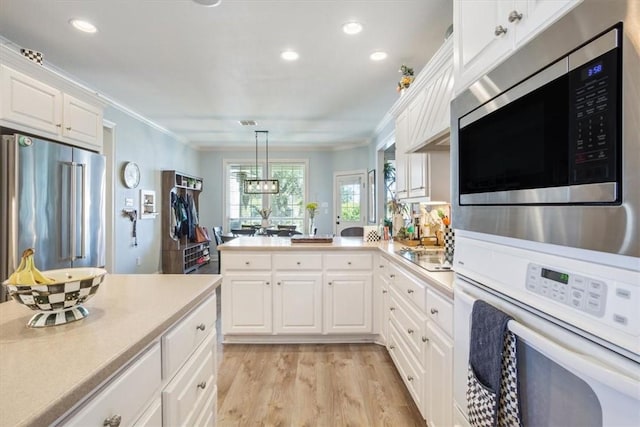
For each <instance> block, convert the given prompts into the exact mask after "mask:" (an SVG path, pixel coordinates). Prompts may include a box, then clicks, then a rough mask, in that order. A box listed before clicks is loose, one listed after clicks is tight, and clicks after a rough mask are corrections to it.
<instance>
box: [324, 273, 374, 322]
mask: <svg viewBox="0 0 640 427" xmlns="http://www.w3.org/2000/svg"><path fill="white" fill-rule="evenodd" d="M326 283H327V286H326V287H325V290H326V292H325V300H324V303H325V332H326V333H329V334H340V333H344V334H350V333H371V332H372V331H373V327H372V323H373V322H372V309H371V307H372V293H371V288H372V285H373V278H372V276H371V274H370V273H369V274H367V273H361V274H358V273H329V274H327V275H326Z"/></svg>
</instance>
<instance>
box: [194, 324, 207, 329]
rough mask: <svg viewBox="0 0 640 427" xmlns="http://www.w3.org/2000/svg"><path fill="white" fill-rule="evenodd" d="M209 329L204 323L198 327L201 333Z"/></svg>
mask: <svg viewBox="0 0 640 427" xmlns="http://www.w3.org/2000/svg"><path fill="white" fill-rule="evenodd" d="M206 328H207V327H206V326H205V324H204V323H200V324H199V325H198V326H196V329H198V330H200V331H204V330H205V329H206Z"/></svg>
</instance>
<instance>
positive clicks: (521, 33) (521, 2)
mask: <svg viewBox="0 0 640 427" xmlns="http://www.w3.org/2000/svg"><path fill="white" fill-rule="evenodd" d="M581 1H582V0H553V1H551V0H454V3H453V28H454V31H453V42H454V47H453V52H454V54H453V68H454V81H455V87H454V92H455V94H459V93H460V92H462V91H463V90H465V89H466V88H467V87H469V85H470V84H471V83H473V82H474V81H475V80H477V79H478V78H480V77H481V76H482V75H484V74H485V73H487V72H488V71H490V70H491V69H493V68H494V67H495V66H496V65H498V64H499V63H500V62H502V61H503V60H504V59H506V58H507V57H508V56H509V55H511V54H512V53H513V52H515V51H516V50H517V49H519V48H520V47H521V46H522V45H523V44H525V43H526V42H527V41H529V40H530V39H531V38H533V37H534V36H536V35H537V34H538V33H540V32H541V31H542V30H544V29H545V28H547V27H548V26H549V25H551V24H552V23H553V22H555V21H556V20H558V19H559V18H560V17H562V16H563V15H565V14H566V13H567V12H568V11H569V10H571V9H572V8H573V7H575V6H576V5H577V4H578V3H580V2H581Z"/></svg>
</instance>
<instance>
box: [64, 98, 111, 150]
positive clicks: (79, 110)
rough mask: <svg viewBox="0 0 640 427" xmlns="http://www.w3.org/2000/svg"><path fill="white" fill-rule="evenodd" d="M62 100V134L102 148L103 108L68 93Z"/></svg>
mask: <svg viewBox="0 0 640 427" xmlns="http://www.w3.org/2000/svg"><path fill="white" fill-rule="evenodd" d="M62 101H63V109H62V119H63V123H64V124H63V126H62V135H63V136H64V137H66V138H69V139H72V140H74V141H78V142H84V143H86V144H89V145H91V146H94V147H96V148H99V149H101V148H102V109H101V108H98V107H96V106H94V105H91V104H88V103H86V102H84V101H81V100H79V99H77V98H74V97H73V96H71V95H68V94H66V93H65V94H64V95H63V97H62Z"/></svg>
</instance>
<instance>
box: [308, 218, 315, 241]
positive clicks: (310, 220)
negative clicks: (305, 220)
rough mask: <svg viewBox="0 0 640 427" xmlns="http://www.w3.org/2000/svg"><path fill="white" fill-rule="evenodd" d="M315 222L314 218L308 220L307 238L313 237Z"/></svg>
mask: <svg viewBox="0 0 640 427" xmlns="http://www.w3.org/2000/svg"><path fill="white" fill-rule="evenodd" d="M315 228H316V220H315V218H314V217H311V218H309V233H307V234H309V236H313V235H315V234H316V233H315Z"/></svg>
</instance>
